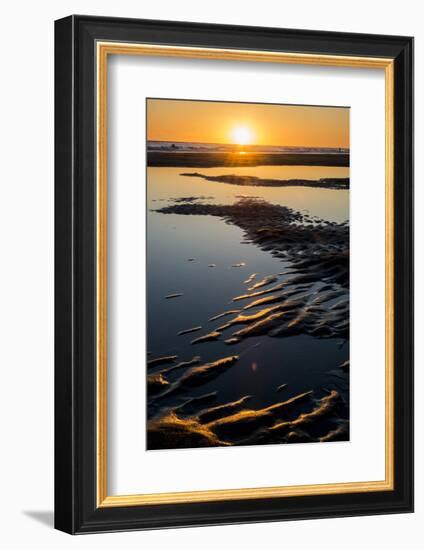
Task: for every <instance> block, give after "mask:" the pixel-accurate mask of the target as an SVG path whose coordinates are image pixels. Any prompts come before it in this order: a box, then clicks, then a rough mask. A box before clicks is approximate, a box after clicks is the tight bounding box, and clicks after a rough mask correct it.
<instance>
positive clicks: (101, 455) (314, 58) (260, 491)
mask: <svg viewBox="0 0 424 550" xmlns="http://www.w3.org/2000/svg"><path fill="white" fill-rule="evenodd" d="M96 54H97V91H96V94H97V181H96V185H97V258H96V262H97V308H96V309H97V342H96V349H97V357H96V360H97V426H96V428H97V452H96V457H97V506H98V507H101V508H105V507H119V506H142V505H149V504H176V503H189V502H205V501H209V502H210V501H220V500H221V501H222V500H240V499H255V498H278V497H290V496H306V495H325V494H327V495H328V494H341V493H365V492H373V491H390V490H393V489H394V416H393V415H394V404H393V399H394V371H393V368H394V365H393V358H394V356H393V354H394V194H393V190H394V179H393V178H394V169H393V165H394V139H393V116H394V111H393V109H394V101H393V99H394V81H393V79H394V60H393V59H391V58H379V57H376V58H373V57H351V56H337V55H319V54H302V53H284V52H267V51H254V50H236V49H218V48H197V47H183V46H162V45H152V44H136V43H134V44H133V43H123V42H101V41H98V42H97V44H96ZM109 55H143V56H156V57H157V56H162V57H184V58H195V59H221V60H228V61H247V62H262V63H284V64H298V65H318V66H331V67H356V68H368V69H384V71H385V94H386V98H385V100H386V104H385V124H386V144H385V147H386V161H385V163H386V165H385V169H386V182H385V183H386V192H385V196H386V205H385V208H386V250H385V258H386V260H385V268H386V314H385V319H386V349H385V354H386V364H385V409H386V411H385V424H386V429H385V479H384V480H379V481H358V482H349V483H327V484H315V485H295V486H281V487H256V488H247V489H246V488H245V489H224V490H222V489H221V490H220V489H218V490H206V491H189V492H188V491H187V492H186V491H185V492H178V493H149V494H134V495H117V496H109V495H108V491H107V61H108V56H109Z"/></svg>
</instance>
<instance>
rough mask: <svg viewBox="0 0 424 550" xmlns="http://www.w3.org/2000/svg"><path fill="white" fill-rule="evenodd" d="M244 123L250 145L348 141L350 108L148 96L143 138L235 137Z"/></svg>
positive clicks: (220, 140) (339, 144)
mask: <svg viewBox="0 0 424 550" xmlns="http://www.w3.org/2000/svg"><path fill="white" fill-rule="evenodd" d="M238 128H244V129H247V130H248V132H249V133H250V136H251V139H250V143H251V144H252V145H283V146H284V145H288V146H290V145H298V146H305V147H349V108H346V107H305V106H301V107H300V106H293V105H266V104H254V103H223V102H219V101H185V100H184V101H182V100H168V99H148V100H147V139H149V140H155V141H199V142H206V143H233V142H234V132H235V130H236V129H238Z"/></svg>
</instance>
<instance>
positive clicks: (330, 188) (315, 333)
mask: <svg viewBox="0 0 424 550" xmlns="http://www.w3.org/2000/svg"><path fill="white" fill-rule="evenodd" d="M349 158H350V108H349V106H321V105H288V104H269V103H246V102H234V101H231V102H224V101H212V100H210V101H209V100H203V99H202V100H196V99H191V98H190V99H165V98H146V184H147V191H146V210H147V213H146V214H147V218H146V219H147V222H146V224H147V227H146V235H147V236H146V297H147V298H146V302H147V308H146V309H147V316H146V332H147V357H146V364H147V369H146V392H147V399H146V407H147V415H146V419H147V420H146V422H147V426H146V430H147V438H146V440H147V450H163V449H189V448H201V447H231V446H239V445H250V446H251V445H268V444H272V445H280V444H288V443H320V444H321V443H330V442H338V441H349V437H350V435H349V420H350V415H349V397H350V385H349V273H350V272H349V255H350V248H349V187H350V185H349V182H350V173H349V164H350V163H349ZM140 185H143V182H142V181H140ZM140 368H141V367H140Z"/></svg>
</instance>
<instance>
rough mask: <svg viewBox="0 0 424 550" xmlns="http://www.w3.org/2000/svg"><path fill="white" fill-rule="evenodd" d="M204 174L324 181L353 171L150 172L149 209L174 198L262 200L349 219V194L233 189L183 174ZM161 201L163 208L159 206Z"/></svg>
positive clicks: (228, 201) (292, 168) (281, 168)
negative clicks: (242, 196)
mask: <svg viewBox="0 0 424 550" xmlns="http://www.w3.org/2000/svg"><path fill="white" fill-rule="evenodd" d="M196 171H198V172H201V173H202V174H205V175H211V176H220V175H227V174H235V175H245V176H256V177H260V178H269V179H282V180H288V179H296V178H298V179H321V178H346V177H349V168H343V167H334V166H244V167H234V168H233V167H222V168H201V169H198V170H197V169H193V168H157V167H149V168H147V181H148V193H147V196H148V204H149V208H160V207H162V206H165V205H166V204H168V199H170V198H174V199H175V198H180V197H212V198H208V199H205V200H204V201H203V202H205V203H211V204H232V203H234V202H236V201H237V200H238V196H240V195H246V196H254V197H262V198H263V199H265V200H266V201H268V202H270V203H272V204H281V205H284V206H288V207H290V208H293V209H294V210H299V211H300V210H307V211H308V212H309V213H310V214H311V215H313V216H318V217H319V218H322V219H325V220H330V221H335V222H343V221H345V220H347V219H348V218H349V191H348V190H334V189H321V188H319V189H316V188H312V187H259V186H250V185H229V184H228V183H220V182H212V181H207V180H204V179H202V178H193V177H188V176H181V175H180V174H181V173H184V172H185V173H187V172H188V173H190V172H191V173H193V172H196ZM158 201H160V202H159V204H158Z"/></svg>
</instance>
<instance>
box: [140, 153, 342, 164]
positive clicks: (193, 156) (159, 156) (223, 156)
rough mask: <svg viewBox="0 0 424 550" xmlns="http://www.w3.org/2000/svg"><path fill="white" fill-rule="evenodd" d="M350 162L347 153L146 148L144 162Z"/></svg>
mask: <svg viewBox="0 0 424 550" xmlns="http://www.w3.org/2000/svg"><path fill="white" fill-rule="evenodd" d="M263 165H268V166H269V165H274V166H275V165H279V166H296V165H297V166H349V154H347V153H252V152H243V151H240V152H234V153H228V152H225V153H220V152H213V153H211V152H207V153H205V152H201V153H199V152H178V153H175V152H163V151H148V152H147V166H181V167H187V168H194V167H196V168H210V167H215V166H263Z"/></svg>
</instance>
